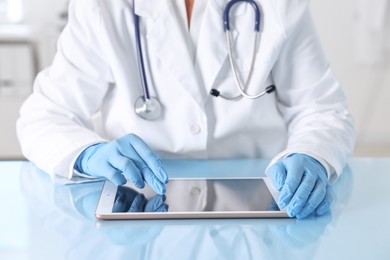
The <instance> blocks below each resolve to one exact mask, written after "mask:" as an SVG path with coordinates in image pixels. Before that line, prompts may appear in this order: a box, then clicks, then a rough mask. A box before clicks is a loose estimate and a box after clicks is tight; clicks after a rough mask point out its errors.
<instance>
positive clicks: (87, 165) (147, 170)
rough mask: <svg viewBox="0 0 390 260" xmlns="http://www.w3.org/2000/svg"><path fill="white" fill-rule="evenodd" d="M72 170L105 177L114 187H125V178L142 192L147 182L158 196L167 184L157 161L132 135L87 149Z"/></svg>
mask: <svg viewBox="0 0 390 260" xmlns="http://www.w3.org/2000/svg"><path fill="white" fill-rule="evenodd" d="M74 167H75V169H76V170H78V171H79V172H83V173H86V174H89V175H91V176H97V177H106V178H107V179H109V180H110V181H112V182H113V183H115V184H117V185H123V184H125V183H126V182H127V180H126V179H128V180H130V181H131V182H133V183H134V185H135V186H136V187H137V188H140V189H142V188H143V187H144V186H145V182H147V183H148V184H149V185H150V186H151V187H152V188H153V190H154V191H155V192H156V193H157V194H160V195H161V194H164V193H165V191H166V189H165V184H166V183H168V175H167V173H166V172H165V170H164V167H163V165H162V162H161V160H160V158H159V157H158V156H157V155H156V154H155V153H154V152H153V151H152V150H151V149H150V148H149V146H148V145H147V144H146V143H145V142H144V141H143V140H142V139H141V138H139V137H138V136H136V135H134V134H129V135H125V136H123V137H121V138H119V139H116V140H114V141H112V142H109V143H100V144H96V145H92V146H90V147H88V148H87V149H85V150H84V151H83V152H82V153H81V154H80V156H79V157H78V158H77V160H76V163H75V166H74Z"/></svg>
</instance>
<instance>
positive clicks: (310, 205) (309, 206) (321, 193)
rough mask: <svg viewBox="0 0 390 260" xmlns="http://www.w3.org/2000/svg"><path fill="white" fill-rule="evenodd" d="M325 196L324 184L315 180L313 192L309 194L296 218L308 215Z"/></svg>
mask: <svg viewBox="0 0 390 260" xmlns="http://www.w3.org/2000/svg"><path fill="white" fill-rule="evenodd" d="M325 196H326V186H325V185H324V183H323V182H322V181H319V180H318V181H317V182H316V185H315V187H314V189H313V192H312V193H311V194H310V196H309V198H308V200H307V202H306V204H305V206H303V208H302V209H301V211H300V212H299V213H298V214H297V218H298V219H303V218H306V217H307V216H309V215H310V214H312V213H313V212H314V210H315V209H316V208H317V207H318V206H319V205H320V203H321V202H322V201H323V200H324V198H325Z"/></svg>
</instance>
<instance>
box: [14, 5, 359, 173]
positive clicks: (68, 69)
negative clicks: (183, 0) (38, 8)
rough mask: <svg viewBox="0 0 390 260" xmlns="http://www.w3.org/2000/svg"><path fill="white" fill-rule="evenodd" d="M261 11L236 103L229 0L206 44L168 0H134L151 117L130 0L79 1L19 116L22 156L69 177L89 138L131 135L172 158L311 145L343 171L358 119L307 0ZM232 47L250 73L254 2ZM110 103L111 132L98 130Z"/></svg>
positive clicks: (209, 17)
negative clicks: (143, 112)
mask: <svg viewBox="0 0 390 260" xmlns="http://www.w3.org/2000/svg"><path fill="white" fill-rule="evenodd" d="M257 2H258V3H259V4H260V5H261V9H262V11H263V14H264V15H263V28H262V34H261V35H262V36H261V44H260V47H259V48H258V50H257V54H256V55H257V59H256V64H255V68H254V75H253V77H252V81H251V85H250V87H249V93H251V94H254V93H257V92H258V91H261V90H263V89H264V88H265V87H266V86H268V85H270V84H275V85H276V93H273V94H270V95H267V96H265V97H262V98H260V99H257V100H247V99H241V100H240V101H238V102H232V101H227V100H224V99H221V98H215V97H212V96H211V95H210V94H209V92H210V89H211V88H217V89H218V90H220V91H221V92H222V91H223V92H224V93H225V94H234V95H235V94H237V91H236V86H235V83H234V79H233V75H232V72H231V69H230V66H229V62H228V59H227V57H228V52H227V46H226V41H225V34H224V31H223V25H222V12H223V8H224V6H225V5H226V3H227V0H209V2H208V5H207V8H206V10H205V13H204V17H203V25H202V26H201V29H200V31H199V38H198V42H197V49H196V53H194V52H192V51H191V49H190V46H191V45H190V44H189V42H190V41H189V34H188V31H187V30H186V29H185V27H184V26H182V24H180V23H179V20H178V15H177V14H176V13H175V9H174V8H173V7H172V3H171V1H170V0H135V6H136V7H135V11H136V13H137V14H138V15H139V16H140V20H141V34H142V44H143V50H144V52H145V54H144V56H145V58H144V60H145V63H146V69H147V77H148V80H149V85H150V88H151V90H150V92H151V95H152V96H156V97H158V99H159V100H160V102H161V103H162V105H163V108H164V113H163V116H162V117H161V118H159V119H158V120H156V121H146V120H143V119H141V118H139V117H138V116H137V115H136V114H135V112H134V102H135V100H136V99H137V98H138V97H139V96H141V95H142V91H141V85H140V79H139V73H138V65H137V55H136V47H135V39H134V28H133V19H132V1H130V0H78V1H71V3H70V8H69V23H68V25H67V26H66V28H65V29H64V31H63V33H62V35H61V37H60V40H59V43H58V52H57V54H56V56H55V59H54V62H53V64H52V66H51V67H50V68H48V69H46V70H44V71H43V72H41V73H40V74H39V76H38V77H37V79H36V82H35V85H34V93H33V94H32V95H31V96H30V97H29V98H28V100H27V101H26V102H25V104H24V105H23V107H22V108H21V116H20V118H19V120H18V123H17V129H18V137H19V140H20V143H21V146H22V150H23V153H24V155H25V156H26V157H27V158H28V159H29V160H31V161H32V162H34V163H35V164H36V165H38V166H39V167H40V168H42V169H43V170H44V171H46V172H48V173H50V174H52V176H63V177H67V178H71V177H72V175H73V164H74V162H75V160H76V158H77V156H78V155H79V154H80V152H81V151H82V150H83V149H85V148H86V147H87V146H89V145H91V144H94V143H98V142H102V141H107V140H112V139H114V138H117V137H120V136H123V135H125V134H128V133H135V134H137V135H139V136H140V137H141V138H142V139H144V140H145V141H146V142H147V143H148V144H149V145H150V146H151V147H152V149H154V150H155V151H156V152H157V153H158V154H159V155H161V156H162V157H164V158H166V157H168V158H204V159H213V158H243V157H259V158H273V161H272V162H271V163H273V162H275V161H276V160H279V159H280V158H283V157H285V156H286V155H288V154H291V153H298V152H300V153H307V154H309V155H311V156H313V157H315V158H316V159H318V160H319V161H320V162H322V163H323V164H324V166H325V167H326V168H327V170H328V174H329V177H330V179H331V180H334V179H335V178H336V177H337V175H338V174H340V173H341V172H342V169H343V167H344V164H345V162H346V159H347V157H348V156H349V155H350V153H351V151H352V148H353V143H354V127H353V120H352V118H351V115H350V113H349V112H348V110H347V106H346V100H345V97H344V94H343V92H342V89H341V87H340V85H339V83H338V82H337V81H336V80H335V78H334V76H333V74H332V71H331V69H330V66H329V64H328V62H327V60H326V59H325V57H324V54H323V51H322V49H321V46H320V42H319V40H318V37H317V35H316V33H315V30H314V27H313V22H312V20H311V17H310V14H309V10H308V6H307V2H306V1H304V0H294V1H292V0H282V1H257ZM231 21H232V22H231V23H232V25H231V26H232V30H233V35H234V38H235V39H234V53H235V55H236V62H237V64H238V67H239V70H240V73H241V74H242V75H243V77H245V76H246V75H247V73H248V70H249V67H250V62H251V58H252V42H253V36H254V35H253V28H254V20H253V14H252V10H251V8H250V6H249V5H248V4H243V6H241V7H239V8H234V9H233V10H232V12H231ZM96 111H101V117H102V129H103V133H101V134H98V133H97V132H96V131H95V129H94V124H93V120H92V118H93V115H94V114H95V112H96Z"/></svg>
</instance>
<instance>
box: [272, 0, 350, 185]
mask: <svg viewBox="0 0 390 260" xmlns="http://www.w3.org/2000/svg"><path fill="white" fill-rule="evenodd" d="M295 2H299V1H295ZM301 2H302V1H301ZM290 4H291V3H290ZM286 5H288V4H286ZM297 5H298V4H297ZM302 6H304V8H301V9H300V10H299V12H298V13H299V15H296V14H295V15H294V14H292V13H294V12H293V10H294V6H293V5H292V4H291V6H290V8H289V9H290V10H286V11H285V12H284V13H282V14H281V17H285V19H284V24H285V25H286V26H285V37H286V41H285V43H284V45H283V46H282V48H281V50H280V54H279V58H278V60H277V62H276V64H275V66H274V68H273V71H272V76H273V79H274V82H275V85H276V89H277V90H276V94H277V100H278V108H279V111H280V113H281V115H282V117H283V118H284V120H285V122H286V123H287V127H288V134H289V137H288V144H287V148H286V149H285V150H284V151H282V152H281V153H280V154H278V155H277V156H276V157H275V158H274V159H273V160H272V162H271V164H270V165H272V164H273V163H275V162H276V161H278V160H280V159H282V158H284V157H286V156H288V155H289V154H292V153H305V154H308V155H310V156H312V157H314V158H316V159H317V160H318V161H320V162H321V163H322V164H323V165H324V167H325V168H326V170H327V171H328V177H329V180H330V182H331V183H332V182H334V181H335V180H336V179H337V177H338V176H339V175H340V174H341V172H342V171H343V168H344V166H345V163H346V161H347V158H348V156H350V154H351V153H352V149H353V146H354V140H355V130H354V122H353V118H352V116H351V115H350V113H349V111H348V108H347V105H346V98H345V96H344V93H343V91H342V88H341V86H340V84H339V82H337V81H336V79H335V77H334V75H333V73H332V71H331V68H330V66H329V64H328V62H327V60H326V58H325V55H324V52H323V50H322V47H321V44H320V41H319V39H318V36H317V34H316V32H315V28H314V25H313V21H312V18H311V15H310V12H309V8H308V5H307V4H305V5H301V6H300V7H302Z"/></svg>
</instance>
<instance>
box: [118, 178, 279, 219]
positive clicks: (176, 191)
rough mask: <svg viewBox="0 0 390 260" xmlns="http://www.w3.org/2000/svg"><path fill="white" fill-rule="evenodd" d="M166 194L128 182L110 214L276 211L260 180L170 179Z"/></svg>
mask: <svg viewBox="0 0 390 260" xmlns="http://www.w3.org/2000/svg"><path fill="white" fill-rule="evenodd" d="M166 190H167V192H166V194H165V195H158V194H156V193H155V192H154V191H153V190H152V189H151V188H150V187H149V186H148V185H145V188H143V189H137V188H135V186H134V185H132V184H131V183H130V182H128V183H127V184H126V185H124V186H119V187H118V189H117V191H116V195H115V200H114V202H113V206H112V212H113V213H121V212H129V213H132V212H134V213H135V212H137V213H140V212H159V213H164V212H171V213H172V212H173V213H174V212H213V211H215V212H226V211H228V212H234V211H240V212H241V211H246V212H247V211H279V208H278V206H277V205H276V203H275V201H274V199H273V197H272V195H271V193H270V191H269V190H268V187H267V185H266V184H265V182H264V180H263V179H261V178H253V179H172V180H170V181H169V183H168V184H167V185H166Z"/></svg>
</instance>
